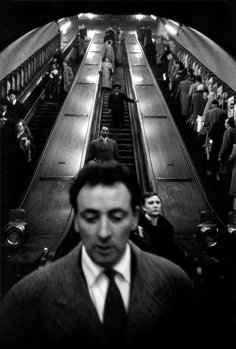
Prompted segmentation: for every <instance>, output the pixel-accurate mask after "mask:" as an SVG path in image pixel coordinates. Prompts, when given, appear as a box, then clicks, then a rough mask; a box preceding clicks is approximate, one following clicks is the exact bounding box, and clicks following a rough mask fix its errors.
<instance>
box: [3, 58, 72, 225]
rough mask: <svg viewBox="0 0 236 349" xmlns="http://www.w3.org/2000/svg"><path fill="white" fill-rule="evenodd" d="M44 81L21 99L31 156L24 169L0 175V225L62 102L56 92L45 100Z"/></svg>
mask: <svg viewBox="0 0 236 349" xmlns="http://www.w3.org/2000/svg"><path fill="white" fill-rule="evenodd" d="M71 65H72V69H73V72H74V75H75V74H76V71H77V70H78V64H75V63H74V62H71ZM46 85H47V82H46V81H44V79H42V81H41V83H40V85H38V86H37V87H36V89H35V90H34V91H32V92H31V95H30V97H29V98H28V99H27V100H26V101H25V102H24V110H25V112H26V117H25V120H26V123H27V126H28V127H29V129H30V131H31V133H32V136H33V146H32V160H31V162H30V163H29V164H26V166H25V167H24V172H22V173H19V172H17V169H16V171H15V173H13V174H12V175H11V179H10V180H8V178H6V179H5V178H3V179H2V180H3V183H6V185H3V186H2V196H3V198H4V200H3V203H2V205H3V207H2V209H1V210H2V212H1V226H2V227H4V226H5V225H6V224H7V221H8V219H9V210H10V209H12V208H16V207H18V206H19V205H20V202H21V200H22V198H23V196H24V193H25V192H26V190H27V188H28V186H29V184H30V181H31V178H32V175H33V173H34V171H35V169H36V166H37V164H38V161H39V158H40V156H41V154H42V151H43V149H44V146H45V144H46V142H47V139H48V137H49V134H50V132H51V130H52V128H53V125H54V123H55V121H56V119H57V116H58V113H59V111H60V108H61V105H62V103H63V100H62V98H61V97H59V96H58V97H57V98H56V99H55V100H52V101H51V100H48V98H47V96H46V95H45V94H46V90H47V86H46Z"/></svg>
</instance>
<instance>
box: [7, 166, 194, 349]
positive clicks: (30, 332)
mask: <svg viewBox="0 0 236 349" xmlns="http://www.w3.org/2000/svg"><path fill="white" fill-rule="evenodd" d="M139 192H140V190H139V187H138V185H137V183H136V181H135V180H134V178H133V176H132V174H131V173H130V171H129V169H128V168H127V167H126V166H124V165H121V164H119V163H117V162H115V161H112V162H107V163H96V162H95V163H92V164H88V165H86V166H85V167H83V168H82V170H80V172H79V174H78V176H77V178H76V180H75V181H74V183H73V185H72V187H71V189H70V203H71V205H72V207H73V209H74V226H75V230H76V231H77V232H78V233H79V234H80V237H81V242H80V243H79V245H78V246H76V247H75V248H74V249H73V250H72V251H71V252H69V253H68V254H67V255H66V256H64V257H62V258H61V259H59V260H57V261H55V262H53V263H51V264H48V265H46V266H44V267H41V268H39V269H38V270H36V271H34V272H32V273H31V274H29V275H28V276H26V277H25V278H24V279H22V280H21V281H19V282H18V283H17V284H16V285H14V286H13V288H12V289H11V290H10V291H9V292H8V294H7V295H6V297H5V299H4V300H3V304H2V309H1V313H0V343H1V344H2V348H4V349H6V348H9V347H10V348H43V347H47V348H50V349H52V348H57V349H58V348H131V347H133V346H134V347H135V346H137V347H146V348H150V347H157V348H162V349H164V348H165V349H171V348H189V347H190V346H191V348H195V340H194V341H193V340H192V339H191V342H190V341H189V340H190V339H189V336H190V338H191V335H192V334H191V332H192V330H193V329H194V331H197V337H199V336H200V333H199V332H198V328H197V327H196V326H195V327H192V326H194V325H193V323H192V317H195V316H196V314H195V312H194V311H193V288H192V282H191V281H190V279H189V278H188V277H187V275H186V274H185V272H184V271H183V270H182V269H181V268H180V267H178V266H177V265H176V264H174V263H172V262H171V261H168V260H167V259H165V258H162V257H159V256H156V255H153V254H149V253H146V252H144V251H142V250H140V249H139V248H138V247H136V246H135V245H134V244H133V243H132V242H131V241H129V235H130V232H131V231H132V230H134V229H136V228H137V224H138V218H139ZM111 269H113V273H115V280H113V288H116V296H114V298H113V299H114V307H113V308H114V309H110V312H111V311H112V310H113V311H117V310H118V309H115V308H116V307H115V298H117V297H118V296H119V297H120V301H121V303H122V304H119V307H123V313H125V314H123V315H125V318H123V324H122V326H121V327H122V330H123V332H122V333H120V332H119V336H118V337H116V338H115V341H113V342H110V341H109V340H110V339H111V338H110V336H111V333H114V336H115V335H116V330H117V332H118V330H119V329H120V328H116V326H115V325H114V324H117V321H118V319H117V318H115V317H114V318H113V321H110V323H108V324H107V323H106V326H105V324H104V322H105V319H106V318H107V298H108V296H110V293H111V291H110V284H111V280H110V279H109V278H110V276H108V271H110V272H111ZM109 280H110V281H109ZM114 284H115V285H114ZM113 294H114V293H113ZM109 299H110V297H109ZM112 304H113V303H112ZM112 304H111V305H112ZM116 304H117V303H116ZM107 326H108V327H107ZM109 326H110V329H108V328H109ZM113 326H114V327H113ZM108 339H109V340H108ZM194 339H196V336H194Z"/></svg>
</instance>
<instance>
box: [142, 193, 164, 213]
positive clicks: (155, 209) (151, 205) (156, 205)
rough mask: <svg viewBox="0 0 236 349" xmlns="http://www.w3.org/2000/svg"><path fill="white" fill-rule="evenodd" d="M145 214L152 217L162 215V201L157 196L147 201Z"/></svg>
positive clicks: (144, 207)
mask: <svg viewBox="0 0 236 349" xmlns="http://www.w3.org/2000/svg"><path fill="white" fill-rule="evenodd" d="M143 211H144V213H147V214H148V215H149V216H150V217H157V216H158V215H159V214H160V213H161V200H160V198H159V197H158V196H157V195H153V196H151V197H149V198H146V199H145V203H144V205H143Z"/></svg>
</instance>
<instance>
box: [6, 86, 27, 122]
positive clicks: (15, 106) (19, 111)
mask: <svg viewBox="0 0 236 349" xmlns="http://www.w3.org/2000/svg"><path fill="white" fill-rule="evenodd" d="M17 95H18V93H17V91H16V90H13V89H10V90H9V91H8V99H9V103H8V110H9V111H11V112H13V113H15V114H16V115H17V116H18V118H19V119H23V118H24V108H23V104H22V103H21V102H19V101H18V100H17Z"/></svg>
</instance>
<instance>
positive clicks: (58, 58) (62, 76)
mask: <svg viewBox="0 0 236 349" xmlns="http://www.w3.org/2000/svg"><path fill="white" fill-rule="evenodd" d="M45 80H46V85H47V88H46V95H47V96H46V97H47V99H49V100H50V101H54V102H63V101H64V99H65V96H66V95H67V93H68V91H69V89H70V87H71V85H72V82H73V80H74V73H73V70H72V68H71V67H70V66H69V64H68V62H67V61H66V60H65V59H64V57H63V53H62V51H61V49H60V48H57V49H56V52H55V54H54V55H53V57H52V60H51V63H50V65H49V68H48V71H47V72H46V74H45Z"/></svg>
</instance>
